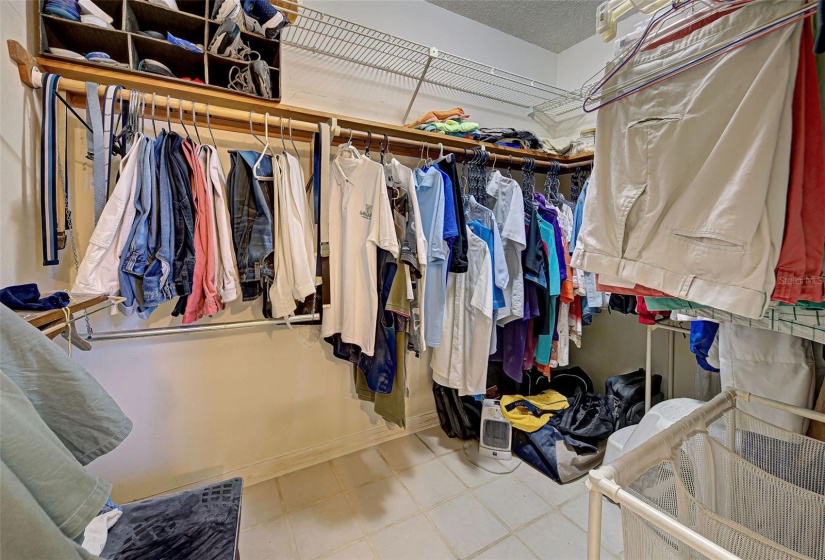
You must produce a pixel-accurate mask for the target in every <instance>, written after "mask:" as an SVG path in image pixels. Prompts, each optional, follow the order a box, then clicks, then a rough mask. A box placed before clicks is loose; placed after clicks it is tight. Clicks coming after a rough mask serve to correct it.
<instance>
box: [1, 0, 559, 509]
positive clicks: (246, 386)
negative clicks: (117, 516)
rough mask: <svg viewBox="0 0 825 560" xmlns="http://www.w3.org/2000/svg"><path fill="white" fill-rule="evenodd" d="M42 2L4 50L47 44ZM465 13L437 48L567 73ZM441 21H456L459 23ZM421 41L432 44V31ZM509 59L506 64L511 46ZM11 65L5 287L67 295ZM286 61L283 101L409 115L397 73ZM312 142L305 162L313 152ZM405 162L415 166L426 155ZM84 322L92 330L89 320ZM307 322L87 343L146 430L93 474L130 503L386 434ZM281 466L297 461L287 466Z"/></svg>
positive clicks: (482, 113)
mask: <svg viewBox="0 0 825 560" xmlns="http://www.w3.org/2000/svg"><path fill="white" fill-rule="evenodd" d="M334 4H335V5H334V6H333V5H330V6H327V5H323V6H320V7H321V8H322V9H328V8H333V9H338V10H344V12H347V13H346V14H342V15H344V16H345V17H348V19H358V18H359V17H364V18H367V15H366V14H367V13H368V12H369V17H370V18H373V19H374V18H376V17H379V16H378V15H377V13H378V12H381V11H382V10H383V13H385V14H389V13H390V12H394V13H395V16H396V17H400V15H402V14H404V13H406V14H407V16H404V17H408V18H411V17H413V14H415V17H418V18H422V17H424V18H426V17H427V14H426V13H421V12H420V11H421V10H425V11H426V10H433V11H432V12H430V14H429V15H430V16H431V19H433V20H435V19H439V18H442V17H443V18H447V19H449V18H459V16H456V15H454V14H451V13H450V12H446V11H444V10H442V9H441V8H437V7H435V6H432V5H430V4H426V3H424V2H423V1H420V0H416V1H413V2H391V3H383V2H341V3H334ZM390 4H392V6H390ZM35 8H36V3H35V2H25V1H20V0H17V1H14V2H6V1H2V2H0V10H1V11H0V20H2V39H3V44H4V48H5V40H6V39H15V40H17V41H20V42H21V43H23V44H24V45H26V46H27V47H28V48H29V50H30V51H31V52H33V53H34V52H36V51H37V48H36V45H35V30H34V21H35V19H34V17H33V14H32V13H31V11H32V10H34V9H35ZM376 8H378V9H376ZM27 11H29V13H28V14H27ZM433 14H436V15H435V16H434V15H433ZM436 16H438V17H436ZM367 19H369V18H367ZM461 21H462V22H466V23H464V24H463V25H464V27H463V29H464V30H465V31H468V32H469V34H467V35H462V36H461V38H459V37H455V36H452V35H445V34H441V35H439V36H436V37H434V38H431V39H432V40H431V41H427V42H428V43H435V44H438V46H439V47H441V48H445V49H450V48H451V47H450V45H448V44H447V43H449V42H450V41H452V42H453V43H454V44H455V46H458V47H459V49H453V50H458V51H459V52H460V50H461V49H464V50H465V51H467V50H470V51H471V50H472V42H473V41H475V42H476V45H481V46H483V48H484V49H486V50H487V54H489V53H490V52H492V51H494V50H495V49H494V45H495V46H497V47H498V48H503V47H506V48H507V50H508V52H510V53H518V52H521V53H522V54H523V57H522V59H524V60H526V59H528V58H530V59H532V60H540V57H539V56H538V55H541V53H545V55H546V56H545V58H546V59H547V61H548V62H547V64H548V67H547V68H546V69H545V71H544V72H545V73H546V75H547V76H550V75H553V74H554V73H555V55H553V54H552V53H546V51H542V50H541V49H538V48H536V47H533V46H532V45H528V44H527V43H524V42H522V41H518V40H517V39H513V38H509V37H507V36H504V35H503V34H501V33H499V32H496V31H493V30H492V29H490V28H486V27H484V26H481V25H479V24H474V23H471V22H468V20H464V19H463V18H461ZM365 23H367V24H369V23H370V22H369V21H365ZM371 23H372V24H373V25H377V23H376V22H374V21H373V22H371ZM441 25H446V26H449V21H442V22H441ZM422 29H423V28H422V27H420V26H419V27H418V29H417V31H416V32H417V33H418V34H419V35H420V34H421V33H422ZM396 31H398V32H399V33H400V32H401V30H396ZM424 33H426V31H424ZM485 34H487V35H485ZM411 38H413V39H415V38H418V39H419V40H422V39H421V37H420V36H419V37H411ZM468 42H469V43H470V44H469V45H468V44H467V43H468ZM479 48H481V47H479ZM520 49H521V50H520ZM463 54H466V53H463ZM483 54H484V53H482V55H483ZM497 56H499V58H501V55H500V53H498V55H497ZM543 56H544V55H543ZM491 62H492V63H494V64H497V63H499V62H500V61H499V60H492V61H491ZM0 64H1V65H2V66H1V67H0V72H2V74H0V75H2V76H3V80H2V81H0V94H2V101H0V137H1V138H2V141H1V142H0V172H1V173H2V181H0V200H2V209H1V210H0V212H1V213H2V214H0V216H2V218H1V219H2V223H1V224H0V244H1V246H2V264H0V285H3V286H6V285H10V284H17V283H23V282H37V283H38V285H39V286H40V288H41V289H42V290H50V289H66V288H67V287H68V286H71V283H72V281H73V279H74V265H73V263H72V259H71V253H70V252H69V251H68V250H67V251H62V252H61V254H60V259H61V263H60V265H59V266H56V267H49V268H45V267H43V266H41V262H42V258H41V249H40V223H39V214H40V213H39V199H38V193H39V190H38V175H37V166H38V161H39V154H38V152H39V127H40V124H39V123H40V119H39V110H40V108H39V104H40V98H41V96H40V95H39V93H34V92H32V91H30V90H28V89H26V88H25V87H23V86H22V85H21V84H20V83H19V82H18V80H17V78H16V69H15V67H14V65H13V64H12V62H11V61H10V60H9V58H8V55H7V54H6V53H5V52H4V53H3V55H2V56H0ZM284 64H285V67H286V68H287V70H285V76H286V77H285V80H284V90H285V96H284V98H285V100H286V101H288V102H290V103H294V104H297V105H305V106H309V107H315V108H318V109H322V110H330V111H339V112H343V113H345V114H350V115H355V116H360V117H367V118H375V119H383V120H388V121H390V122H400V119H401V117H402V116H403V111H404V109H405V108H406V105H407V103H408V101H409V95H410V85H409V84H406V83H396V82H394V81H393V80H392V79H386V80H385V81H384V82H381V81H380V80H381V77H380V76H375V75H374V73H363V72H362V73H360V74H359V70H358V69H354V68H349V67H346V66H342V64H341V63H336V65H335V66H336V67H335V68H331V67H328V66H329V62H328V61H323V60H317V59H316V60H312V59H308V58H307V57H305V56H301V55H295V54H294V53H293V54H286V55H285V62H284ZM517 70H518V69H517ZM522 70H523V69H522ZM547 76H542V77H544V78H546V77H547ZM376 80H379V82H376ZM376 84H379V85H376ZM425 93H426V92H425ZM458 103H459V104H462V105H463V106H465V108H467V110H468V111H471V112H472V114H474V116H475V117H476V118H481V119H483V122H485V124H488V125H492V126H498V125H502V124H507V123H508V122H515V123H522V124H523V125H528V124H529V123H530V121H529V120H527V119H526V116H525V115H522V114H515V113H513V109H512V108H509V109H508V111H509V114H508V113H507V112H506V111H505V110H504V109H503V108H500V107H499V108H495V107H494V108H485V107H484V106H483V104H480V103H479V101H478V100H471V99H460V100H459V101H458ZM473 103H476V105H473ZM430 104H432V106H430ZM454 105H456V100H455V99H438V98H437V97H433V94H432V93H429V94H425V95H424V96H423V97H422V98H421V100H420V101H419V102H418V103H417V104H416V107H415V108H414V110H413V113H414V114H417V113H420V112H424V111H426V110H428V109H430V108H435V107H436V106H438V107H452V106H454ZM479 105H482V106H479ZM216 136H217V138H218V145H219V148H221V149H222V151H223V152H224V153H223V154H222V157H223V158H224V165H225V168H226V169H228V157H227V155H226V153H225V150H226V149H229V148H237V149H244V148H247V149H252V148H254V147H255V145H256V144H255V142H254V140H251V139H250V138H249V137H248V136H247V135H240V134H229V133H220V134H217V135H216ZM70 146H71V148H72V149H71V150H70V158H71V161H70V165H69V167H70V170H71V171H70V184H71V193H72V197H73V199H72V208H73V211H74V218H75V233H76V236H77V245H78V249H79V252H80V257H81V258H82V257H83V253H84V251H85V247H86V244H87V242H88V239H89V237H90V235H91V232H92V215H91V208H92V196H91V194H92V193H91V182H90V181H91V166H90V165H87V162H86V160H85V158H84V155H85V131H84V129H83V128H82V127H81V126H80V125H78V124H76V123H73V124H72V128H71V137H70ZM299 148H300V149H301V150H303V156H304V161H305V162H306V160H307V157H306V156H307V154H306V148H307V147H306V145H303V146H299ZM406 163H408V164H410V165H415V160H412V161H407V162H406ZM259 306H260V302H255V303H254V304H252V305H249V304H244V303H242V302H233V303H232V304H230V305H229V307H228V309H227V310H226V311H225V312H224V313H222V314H221V315H219V316H218V317H216V321H236V320H243V319H251V318H255V317H260V310H259ZM171 308H172V305H171V304H170V305H166V306H164V307H162V308H160V309H158V310H157V311H156V312H155V314H154V315H153V316H152V318H151V320H149V321H146V322H144V321H140V320H138V319H137V318H129V319H125V318H123V317H120V316H115V317H109V316H108V315H107V314H106V313H98V314H97V315H94V316H93V317H92V324H93V327H94V328H95V330H96V331H106V330H112V329H126V328H151V327H154V326H165V325H171V324H179V322H178V321H177V320H173V319H172V318H171V317H170V316H169V312H170V311H171ZM79 327H80V328H83V325H82V322H80V323H79ZM307 329H308V327H296V328H295V330H294V331H290V330H288V329H285V328H278V327H276V328H272V327H267V328H258V329H246V330H236V331H230V332H224V333H214V334H193V335H186V336H174V337H164V338H153V339H144V340H129V341H105V342H104V341H100V342H97V343H95V344H94V348H93V350H92V351H91V352H89V353H81V352H77V351H75V352H74V353H73V357H74V358H75V359H76V360H77V361H78V362H80V363H81V364H83V365H84V366H85V367H86V368H87V369H88V370H89V371H90V372H91V373H92V375H94V376H95V378H96V379H98V380H99V381H100V383H101V384H102V385H103V386H104V387H105V388H106V389H107V390H108V391H109V392H110V393H111V394H112V395H113V396H114V398H115V399H116V400H117V402H118V403H119V404H120V405H121V407H122V408H123V409H124V410H125V411H126V413H127V414H128V415H129V416H130V417H131V418H132V420H133V421H134V424H135V427H134V431H133V432H132V434H131V435H130V436H129V437H128V438H127V440H126V441H125V442H124V443H123V444H122V445H121V446H120V447H119V448H118V449H117V450H115V451H114V452H113V453H111V454H109V455H108V456H106V457H103V458H101V459H99V460H97V461H95V463H93V464H92V465H91V467H90V468H91V470H93V471H95V472H96V473H99V474H100V475H102V476H104V477H106V478H108V479H109V480H111V481H112V482H113V484H114V488H115V490H114V497H115V499H116V500H119V501H126V500H132V499H136V498H140V497H144V496H147V495H151V494H156V493H159V492H164V491H167V490H170V489H173V488H177V487H180V486H183V485H187V484H192V483H196V482H198V481H202V480H206V479H210V478H214V477H220V476H224V475H226V476H229V475H234V474H237V473H241V474H243V473H254V474H255V476H256V477H258V478H261V477H265V476H266V472H267V470H268V469H271V468H273V467H271V465H272V462H273V461H276V460H277V459H278V458H279V457H284V456H287V457H294V456H295V455H296V453H299V452H300V451H301V450H307V449H310V448H315V449H317V448H318V447H319V446H321V447H324V448H325V449H329V448H335V446H336V445H338V444H343V443H344V442H350V441H364V440H363V438H364V437H367V436H365V435H364V434H374V433H375V432H376V428H377V429H378V430H379V431H382V430H385V428H383V425H384V422H383V420H382V419H380V418H379V417H378V416H376V415H375V414H374V413H373V412H372V411H371V408H372V407H371V406H367V405H365V404H363V403H361V402H360V401H358V400H357V399H356V398H355V396H354V392H353V389H352V387H351V386H352V383H351V377H350V376H351V374H350V368H349V367H348V366H347V365H346V364H344V363H342V362H341V361H339V360H335V359H334V358H333V357H332V355H331V353H330V351H329V349H328V347H327V345H325V344H323V343H316V344H315V345H314V346H311V347H308V346H306V345H305V344H304V342H303V341H302V335H306V334H307V332H306V331H307ZM424 363H426V362H424V361H423V360H416V359H415V358H411V359H410V360H409V367H408V369H409V377H410V381H409V385H410V400H409V401H408V411H409V416H411V417H422V415H429V417H431V413H432V411H433V403H432V396H431V394H432V393H431V390H430V385H429V384H430V376H429V372H428V371H427V368H426V367H424V365H423V364H424ZM381 433H383V432H381ZM358 438H361V439H358ZM277 468H278V469H280V470H283V468H285V467H284V465H283V464H279V465H278V467H277ZM286 468H288V466H287V467H286Z"/></svg>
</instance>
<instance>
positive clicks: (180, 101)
mask: <svg viewBox="0 0 825 560" xmlns="http://www.w3.org/2000/svg"><path fill="white" fill-rule="evenodd" d="M178 120H179V121H180V125H181V126H182V127H183V131H184V132H185V133H186V137H187V138H188V139H189V140H191V139H192V137H191V136H189V129H188V128H186V125H185V124H183V99H181V98H180V97H179V98H178Z"/></svg>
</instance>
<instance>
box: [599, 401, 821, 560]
mask: <svg viewBox="0 0 825 560" xmlns="http://www.w3.org/2000/svg"><path fill="white" fill-rule="evenodd" d="M737 401H745V402H752V403H758V404H760V405H764V406H768V407H772V408H776V409H779V410H783V411H785V412H790V413H792V414H796V415H798V416H802V417H805V418H809V419H811V420H816V421H818V422H825V414H823V413H821V412H816V411H813V410H807V409H804V408H799V407H795V406H791V405H788V404H785V403H782V402H779V401H775V400H772V399H767V398H764V397H760V396H757V395H752V394H750V393H747V392H745V391H738V390H736V389H733V388H730V387H729V388H727V389H726V390H725V391H723V392H722V393H721V394H719V395H717V396H716V397H715V398H713V399H712V400H711V401H709V402H707V403H706V404H704V405H702V406H701V407H700V408H698V409H696V410H695V411H693V412H692V413H690V414H689V415H687V416H686V417H685V418H683V419H681V420H679V421H678V422H677V423H675V424H673V425H672V426H670V427H669V428H667V429H666V430H664V431H663V432H661V433H659V434H657V435H656V436H654V437H652V438H651V439H649V440H648V441H646V442H645V443H643V444H642V445H640V446H639V447H637V448H636V449H634V450H632V451H630V452H629V453H627V454H626V455H624V456H622V457H620V458H619V459H617V460H616V461H614V462H612V463H610V464H609V465H605V466H602V467H599V468H598V469H594V470H592V471H590V474H589V476H588V480H587V482H586V485H587V488H588V489H589V490H590V508H589V513H588V515H589V517H588V534H587V558H588V560H599V557H600V551H601V525H602V495H604V496H607V497H608V498H610V499H611V500H613V501H614V502H617V503H618V504H619V505H620V506H621V507H623V508H627V509H628V510H630V511H631V512H632V513H635V514H636V515H638V516H639V517H641V518H643V519H644V520H646V521H647V522H649V523H650V524H651V525H653V526H654V527H656V528H658V529H661V530H663V531H665V532H667V533H669V534H670V535H672V536H673V537H676V538H677V539H679V540H680V541H682V542H683V543H684V544H686V545H687V546H689V547H690V548H691V549H693V550H696V551H697V552H699V553H700V554H703V555H704V556H706V557H708V558H711V559H719V560H737V559H739V560H741V559H740V557H739V556H737V555H735V554H733V553H731V552H729V551H728V550H726V549H724V548H722V547H721V546H719V545H717V544H716V543H714V542H713V541H711V540H709V539H707V538H706V537H704V536H702V535H700V534H699V533H697V532H696V531H694V530H692V529H691V528H690V527H687V526H686V525H683V524H682V523H679V521H677V520H675V519H673V518H672V517H670V516H668V515H667V514H666V513H664V512H662V511H659V510H658V509H656V508H655V507H653V506H652V505H650V504H648V503H646V502H644V501H643V500H641V499H639V498H637V497H636V496H635V495H633V494H631V493H630V492H628V491H627V490H626V489H625V488H626V486H625V487H623V486H622V484H625V485H627V484H629V482H628V481H633V480H635V479H636V478H637V477H639V476H640V475H641V474H642V473H645V472H646V471H647V470H648V469H651V468H652V467H654V466H655V465H657V464H659V463H661V462H662V461H663V460H665V459H666V458H667V457H669V456H670V454H671V453H672V450H673V449H674V448H675V447H676V446H678V445H680V444H681V443H682V442H683V441H685V440H686V439H687V438H688V437H689V436H690V435H691V434H693V433H695V432H696V430H697V429H703V428H706V427H707V425H709V424H711V423H712V422H713V421H715V420H716V419H717V418H719V417H720V416H721V415H722V414H723V413H725V412H726V411H728V410H730V409H732V408H735V407H736V404H737ZM824 468H825V467H824ZM625 546H626V547H627V543H626V544H625Z"/></svg>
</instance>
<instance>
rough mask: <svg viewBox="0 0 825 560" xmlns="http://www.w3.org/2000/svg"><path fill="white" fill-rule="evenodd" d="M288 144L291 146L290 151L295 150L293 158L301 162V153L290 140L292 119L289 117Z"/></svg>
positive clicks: (293, 141)
mask: <svg viewBox="0 0 825 560" xmlns="http://www.w3.org/2000/svg"><path fill="white" fill-rule="evenodd" d="M289 143H290V144H292V149H293V150H295V157H296V158H298V161H301V153H300V152H299V151H298V148H297V147H296V146H295V140H293V139H292V117H289Z"/></svg>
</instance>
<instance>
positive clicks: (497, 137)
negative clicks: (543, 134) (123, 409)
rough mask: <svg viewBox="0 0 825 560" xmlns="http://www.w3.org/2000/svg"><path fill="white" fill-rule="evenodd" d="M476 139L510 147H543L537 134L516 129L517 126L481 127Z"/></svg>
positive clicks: (532, 148)
mask: <svg viewBox="0 0 825 560" xmlns="http://www.w3.org/2000/svg"><path fill="white" fill-rule="evenodd" d="M476 139H477V140H479V141H481V142H491V143H493V144H498V145H499V146H507V147H509V148H527V149H529V150H540V149H541V142H540V141H539V139H538V138H537V137H536V135H535V134H533V133H532V132H530V131H529V130H516V129H515V128H479V129H478V136H477V137H476Z"/></svg>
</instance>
